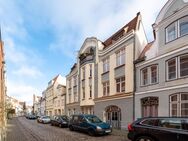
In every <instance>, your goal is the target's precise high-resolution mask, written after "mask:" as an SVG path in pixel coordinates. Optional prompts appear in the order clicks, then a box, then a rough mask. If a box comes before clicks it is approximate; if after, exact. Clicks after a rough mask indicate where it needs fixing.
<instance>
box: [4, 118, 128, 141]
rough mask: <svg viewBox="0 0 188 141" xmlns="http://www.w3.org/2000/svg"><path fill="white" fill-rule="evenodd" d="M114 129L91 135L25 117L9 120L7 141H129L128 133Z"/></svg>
mask: <svg viewBox="0 0 188 141" xmlns="http://www.w3.org/2000/svg"><path fill="white" fill-rule="evenodd" d="M118 132H120V131H113V133H111V134H110V135H104V136H95V137H91V136H89V135H88V134H86V133H82V132H76V131H69V129H68V128H59V127H55V126H51V125H50V124H41V123H37V121H36V120H28V119H26V118H25V117H19V118H13V119H11V120H8V125H7V141H128V140H127V138H126V134H125V135H124V134H123V135H118Z"/></svg>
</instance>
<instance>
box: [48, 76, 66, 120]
mask: <svg viewBox="0 0 188 141" xmlns="http://www.w3.org/2000/svg"><path fill="white" fill-rule="evenodd" d="M59 85H63V78H62V76H61V75H57V76H56V77H55V78H53V79H52V80H50V81H49V82H48V86H47V88H46V90H45V94H46V115H48V116H53V115H55V114H57V112H55V111H57V109H56V108H57V107H55V106H56V103H55V102H56V101H58V100H56V99H57V98H56V97H57V95H58V96H59V94H58V93H59V89H58V86H59ZM60 100H62V99H60ZM61 111H62V109H61Z"/></svg>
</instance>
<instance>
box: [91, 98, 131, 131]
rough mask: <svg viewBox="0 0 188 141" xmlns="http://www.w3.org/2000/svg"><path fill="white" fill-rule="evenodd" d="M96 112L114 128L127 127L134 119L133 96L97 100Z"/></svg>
mask: <svg viewBox="0 0 188 141" xmlns="http://www.w3.org/2000/svg"><path fill="white" fill-rule="evenodd" d="M94 114H95V115H97V116H98V117H99V118H101V119H102V120H103V121H105V122H107V123H110V124H111V125H112V126H113V128H117V129H127V126H128V124H129V123H132V121H133V97H132V96H126V97H120V98H119V99H117V98H116V99H103V100H95V106H94Z"/></svg>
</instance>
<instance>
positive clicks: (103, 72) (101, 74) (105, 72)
mask: <svg viewBox="0 0 188 141" xmlns="http://www.w3.org/2000/svg"><path fill="white" fill-rule="evenodd" d="M107 73H109V71H106V72H103V73H102V74H101V75H105V74H107Z"/></svg>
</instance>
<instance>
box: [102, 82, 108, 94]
mask: <svg viewBox="0 0 188 141" xmlns="http://www.w3.org/2000/svg"><path fill="white" fill-rule="evenodd" d="M104 89H105V92H106V93H104ZM108 89H109V93H108ZM109 94H110V82H109V81H106V82H103V96H108V95H109Z"/></svg>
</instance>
